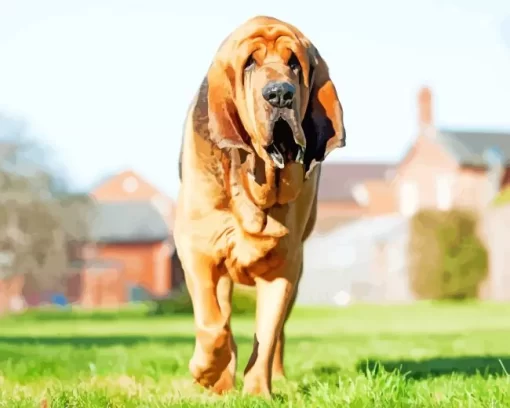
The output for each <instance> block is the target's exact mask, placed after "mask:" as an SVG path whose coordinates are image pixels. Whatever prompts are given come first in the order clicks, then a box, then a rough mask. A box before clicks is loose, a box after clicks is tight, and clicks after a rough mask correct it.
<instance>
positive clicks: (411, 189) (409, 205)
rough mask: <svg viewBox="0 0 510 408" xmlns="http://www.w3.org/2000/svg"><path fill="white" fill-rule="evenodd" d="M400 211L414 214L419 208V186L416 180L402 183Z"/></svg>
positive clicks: (406, 214) (407, 215)
mask: <svg viewBox="0 0 510 408" xmlns="http://www.w3.org/2000/svg"><path fill="white" fill-rule="evenodd" d="M399 201H400V203H399V204H400V213H401V214H402V215H404V216H406V217H410V216H412V215H413V214H414V213H416V211H417V210H418V186H417V185H416V182H413V181H405V182H403V183H402V184H401V185H400V197H399Z"/></svg>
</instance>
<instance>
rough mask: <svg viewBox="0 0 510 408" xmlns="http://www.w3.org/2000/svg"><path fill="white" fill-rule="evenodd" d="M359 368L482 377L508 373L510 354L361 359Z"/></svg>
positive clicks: (416, 376)
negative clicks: (362, 360) (409, 358)
mask: <svg viewBox="0 0 510 408" xmlns="http://www.w3.org/2000/svg"><path fill="white" fill-rule="evenodd" d="M357 369H358V371H359V372H362V373H364V374H367V375H378V374H381V373H397V374H400V375H403V376H404V377H405V378H408V379H415V380H420V379H426V378H431V377H441V376H451V375H454V374H458V375H462V376H474V375H477V376H482V377H490V376H508V375H509V374H508V373H509V372H510V356H459V357H436V358H430V359H426V360H388V361H384V360H383V361H381V360H376V359H371V360H368V361H364V362H361V363H359V364H358V365H357Z"/></svg>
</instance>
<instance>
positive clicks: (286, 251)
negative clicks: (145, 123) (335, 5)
mask: <svg viewBox="0 0 510 408" xmlns="http://www.w3.org/2000/svg"><path fill="white" fill-rule="evenodd" d="M292 53H294V55H295V57H296V58H297V59H298V61H299V67H298V68H296V69H294V68H292V67H291V66H290V65H289V58H290V57H291V55H292ZM250 56H252V58H253V60H254V61H255V62H254V65H253V66H252V67H250V68H247V69H245V66H246V61H247V60H248V58H249V57H250ZM270 80H280V81H282V80H283V81H287V82H290V83H292V84H294V85H295V87H296V90H297V91H296V94H295V99H294V101H293V105H292V108H291V109H289V110H288V113H289V115H291V116H292V120H293V121H294V122H293V123H295V128H294V135H295V139H296V141H298V142H299V143H301V144H302V145H303V146H305V145H306V152H305V164H304V165H303V164H300V163H296V162H290V163H287V164H286V165H285V167H284V168H283V169H277V168H276V167H275V165H274V164H273V162H272V160H271V159H270V157H269V156H268V154H267V153H266V150H265V147H266V146H267V145H268V144H269V143H271V138H272V128H271V121H272V117H271V115H272V110H271V107H270V106H269V104H268V103H267V102H266V101H265V100H264V99H263V98H262V96H261V90H262V88H263V87H264V86H265V84H266V83H267V82H268V81H270ZM344 145H345V131H344V126H343V112H342V107H341V104H340V102H339V100H338V96H337V93H336V90H335V87H334V85H333V83H332V82H331V79H330V77H329V73H328V68H327V65H326V64H325V62H324V61H323V60H322V58H321V57H320V55H319V53H318V52H317V50H316V49H315V47H314V46H313V45H312V44H311V42H310V41H309V40H308V39H307V38H306V37H305V36H304V35H303V34H302V33H301V32H300V31H299V30H298V29H296V28H295V27H293V26H292V25H290V24H287V23H284V22H282V21H279V20H277V19H274V18H270V17H255V18H253V19H250V20H248V21H247V22H246V23H244V24H243V25H241V26H240V27H239V28H238V29H236V30H235V31H234V32H233V33H232V34H231V35H230V36H229V37H228V38H227V39H226V40H225V41H224V42H223V43H222V45H221V46H220V49H219V50H218V52H217V54H216V56H215V58H214V61H213V62H212V64H211V66H210V68H209V71H208V73H207V76H206V78H205V80H204V82H203V84H202V86H201V88H200V90H199V92H198V94H197V96H196V97H195V99H194V100H193V102H192V104H191V108H190V110H189V112H188V117H187V119H186V125H185V131H184V137H183V142H182V147H181V164H180V166H181V169H180V174H181V187H180V192H179V197H178V203H177V213H176V223H175V231H174V237H175V242H176V246H177V251H178V254H179V257H180V259H181V262H182V265H183V268H184V271H185V276H186V284H187V286H188V290H189V292H190V295H191V298H192V301H193V308H194V318H195V325H196V345H195V352H194V354H193V357H192V359H191V361H190V371H191V373H192V375H193V377H194V379H195V380H196V381H197V382H198V383H200V384H202V385H203V386H205V387H208V388H211V389H212V390H214V391H215V392H218V393H223V392H226V391H228V390H230V389H231V388H232V387H233V386H234V384H235V369H236V360H237V357H236V346H235V342H234V340H233V336H232V331H231V329H230V315H231V306H230V302H231V293H232V283H233V282H236V283H241V284H246V285H254V286H256V289H257V311H256V330H255V341H254V348H253V352H252V355H251V358H250V361H249V363H248V365H247V367H246V369H245V381H244V392H245V393H248V394H252V395H263V396H267V397H269V396H270V394H271V378H272V375H273V374H274V375H283V348H284V344H283V342H284V335H283V325H284V323H285V321H286V319H287V318H288V315H289V314H290V311H291V309H292V306H293V303H294V300H295V297H296V293H297V287H298V283H299V279H300V277H301V272H302V265H303V243H304V241H305V240H306V238H307V237H308V236H309V234H310V233H311V231H312V229H313V226H314V223H315V216H316V202H317V188H318V182H319V176H320V166H316V164H320V162H322V161H323V160H324V158H325V157H326V156H327V155H328V154H329V152H331V151H332V150H333V149H334V148H337V147H342V146H344ZM275 350H276V351H275ZM275 353H276V354H275Z"/></svg>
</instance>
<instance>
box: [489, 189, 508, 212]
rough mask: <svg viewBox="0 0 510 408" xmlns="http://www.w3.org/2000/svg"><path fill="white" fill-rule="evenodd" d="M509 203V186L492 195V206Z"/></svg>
mask: <svg viewBox="0 0 510 408" xmlns="http://www.w3.org/2000/svg"><path fill="white" fill-rule="evenodd" d="M508 204H510V188H508V187H506V188H504V189H503V190H501V191H500V192H499V194H497V195H496V197H494V200H493V201H492V205H493V206H494V207H501V206H503V205H508Z"/></svg>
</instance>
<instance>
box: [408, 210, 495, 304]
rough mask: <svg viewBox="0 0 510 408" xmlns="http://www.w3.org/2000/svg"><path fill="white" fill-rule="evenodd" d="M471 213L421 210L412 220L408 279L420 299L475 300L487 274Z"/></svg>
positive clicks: (483, 251)
mask: <svg viewBox="0 0 510 408" xmlns="http://www.w3.org/2000/svg"><path fill="white" fill-rule="evenodd" d="M477 221H478V220H477V217H476V215H475V214H474V213H471V212H467V211H462V210H451V211H438V210H423V211H421V212H419V213H417V214H416V215H415V216H414V217H413V218H412V220H411V225H410V227H411V228H410V240H409V277H410V284H411V288H412V290H413V291H414V292H415V294H416V295H417V296H418V297H419V298H422V299H438V300H442V299H451V300H462V299H468V298H475V297H477V295H478V290H479V287H480V284H481V283H482V281H483V280H484V279H485V277H486V276H487V273H488V257H487V251H486V249H485V247H484V245H483V243H482V242H481V240H480V239H479V237H478V235H477Z"/></svg>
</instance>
